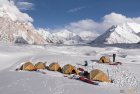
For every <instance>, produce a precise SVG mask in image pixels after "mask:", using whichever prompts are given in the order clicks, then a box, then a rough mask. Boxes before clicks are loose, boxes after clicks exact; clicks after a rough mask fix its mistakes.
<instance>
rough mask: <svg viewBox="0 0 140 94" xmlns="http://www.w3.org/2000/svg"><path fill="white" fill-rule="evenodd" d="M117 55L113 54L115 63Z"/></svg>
mask: <svg viewBox="0 0 140 94" xmlns="http://www.w3.org/2000/svg"><path fill="white" fill-rule="evenodd" d="M115 59H116V54H113V62H115Z"/></svg>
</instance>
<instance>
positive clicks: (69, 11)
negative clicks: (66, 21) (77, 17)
mask: <svg viewBox="0 0 140 94" xmlns="http://www.w3.org/2000/svg"><path fill="white" fill-rule="evenodd" d="M84 8H85V7H77V8H73V9H70V10H68V11H67V12H68V13H72V12H77V11H79V10H82V9H84Z"/></svg>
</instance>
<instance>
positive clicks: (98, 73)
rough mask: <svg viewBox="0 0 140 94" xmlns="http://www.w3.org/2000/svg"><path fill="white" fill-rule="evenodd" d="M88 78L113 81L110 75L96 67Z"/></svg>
mask: <svg viewBox="0 0 140 94" xmlns="http://www.w3.org/2000/svg"><path fill="white" fill-rule="evenodd" d="M88 78H89V79H90V80H94V81H101V82H111V81H110V80H109V78H108V76H107V75H106V74H105V73H104V72H103V71H101V70H98V69H95V70H92V71H91V72H90V73H89V76H88Z"/></svg>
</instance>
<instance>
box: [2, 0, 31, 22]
mask: <svg viewBox="0 0 140 94" xmlns="http://www.w3.org/2000/svg"><path fill="white" fill-rule="evenodd" d="M15 1H16V0H0V14H1V15H0V16H4V15H5V14H6V15H8V16H9V17H10V18H11V19H12V20H13V21H16V20H18V21H21V22H33V19H32V17H30V16H29V15H28V14H27V13H23V12H21V11H20V10H19V9H18V7H17V6H16V5H15ZM4 17H5V16H4Z"/></svg>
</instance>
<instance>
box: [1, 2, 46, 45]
mask: <svg viewBox="0 0 140 94" xmlns="http://www.w3.org/2000/svg"><path fill="white" fill-rule="evenodd" d="M11 7H12V6H8V5H4V6H2V7H0V41H2V42H12V43H28V44H44V43H45V40H44V38H42V37H41V36H40V35H39V34H38V33H37V32H36V29H35V28H34V27H33V26H32V24H31V23H30V22H29V21H28V20H30V17H28V15H26V14H24V13H21V12H20V11H19V10H16V8H15V10H16V12H14V11H15V10H14V11H12V10H11Z"/></svg>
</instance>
